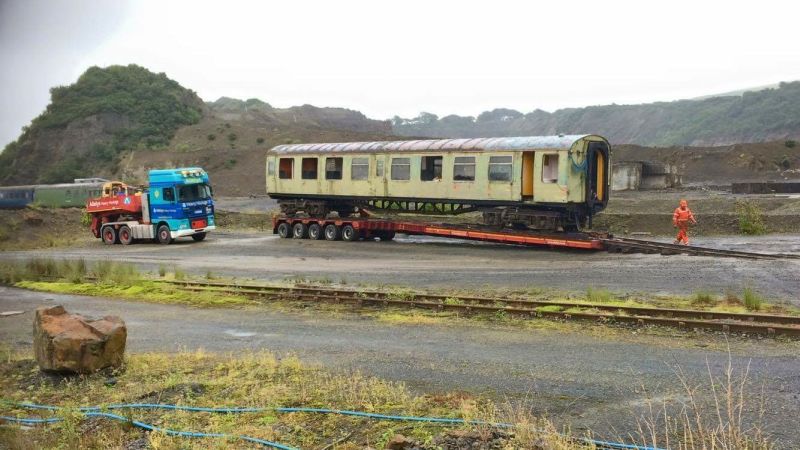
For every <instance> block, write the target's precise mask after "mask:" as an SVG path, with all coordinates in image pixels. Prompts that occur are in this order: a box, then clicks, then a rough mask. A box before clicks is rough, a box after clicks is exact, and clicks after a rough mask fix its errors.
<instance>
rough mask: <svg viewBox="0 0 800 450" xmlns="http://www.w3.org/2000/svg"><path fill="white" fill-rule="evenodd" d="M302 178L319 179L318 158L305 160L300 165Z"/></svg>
mask: <svg viewBox="0 0 800 450" xmlns="http://www.w3.org/2000/svg"><path fill="white" fill-rule="evenodd" d="M300 178H302V179H304V180H316V179H317V158H303V161H302V164H301V165H300Z"/></svg>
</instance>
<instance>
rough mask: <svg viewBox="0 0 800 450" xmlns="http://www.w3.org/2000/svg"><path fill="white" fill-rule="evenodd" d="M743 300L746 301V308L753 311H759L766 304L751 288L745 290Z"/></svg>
mask: <svg viewBox="0 0 800 450" xmlns="http://www.w3.org/2000/svg"><path fill="white" fill-rule="evenodd" d="M742 298H743V299H744V307H745V308H747V309H749V310H751V311H758V310H759V309H761V305H762V304H763V303H764V298H763V297H762V296H761V295H760V294H759V293H758V292H756V291H755V289H753V288H751V287H750V286H747V287H745V288H744V293H743V294H742Z"/></svg>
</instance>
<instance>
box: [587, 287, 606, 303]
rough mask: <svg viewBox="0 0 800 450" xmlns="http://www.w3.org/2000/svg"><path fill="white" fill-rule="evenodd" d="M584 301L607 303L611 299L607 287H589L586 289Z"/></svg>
mask: <svg viewBox="0 0 800 450" xmlns="http://www.w3.org/2000/svg"><path fill="white" fill-rule="evenodd" d="M586 301H588V302H591V303H607V302H609V301H611V292H610V291H609V290H608V289H602V288H592V287H590V288H588V289H586Z"/></svg>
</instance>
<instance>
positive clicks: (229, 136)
mask: <svg viewBox="0 0 800 450" xmlns="http://www.w3.org/2000/svg"><path fill="white" fill-rule="evenodd" d="M237 137H238V136H236V133H228V140H229V141H231V142H233V141H235V140H236V138H237Z"/></svg>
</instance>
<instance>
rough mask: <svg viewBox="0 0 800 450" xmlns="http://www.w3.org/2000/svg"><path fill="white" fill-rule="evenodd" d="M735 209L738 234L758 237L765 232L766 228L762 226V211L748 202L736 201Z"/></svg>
mask: <svg viewBox="0 0 800 450" xmlns="http://www.w3.org/2000/svg"><path fill="white" fill-rule="evenodd" d="M735 208H736V215H737V216H738V217H739V232H740V233H742V234H749V235H759V234H765V233H766V232H767V227H766V225H764V211H763V210H762V209H761V208H760V207H759V206H758V205H757V204H755V203H754V202H752V201H750V200H737V201H736V204H735Z"/></svg>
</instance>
